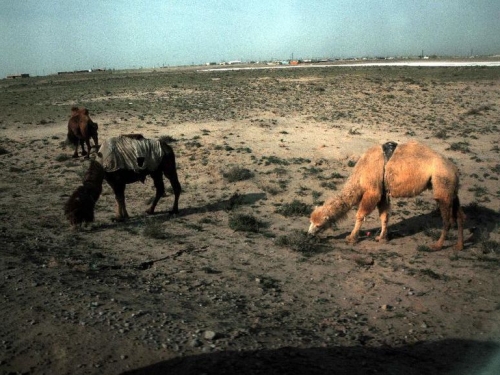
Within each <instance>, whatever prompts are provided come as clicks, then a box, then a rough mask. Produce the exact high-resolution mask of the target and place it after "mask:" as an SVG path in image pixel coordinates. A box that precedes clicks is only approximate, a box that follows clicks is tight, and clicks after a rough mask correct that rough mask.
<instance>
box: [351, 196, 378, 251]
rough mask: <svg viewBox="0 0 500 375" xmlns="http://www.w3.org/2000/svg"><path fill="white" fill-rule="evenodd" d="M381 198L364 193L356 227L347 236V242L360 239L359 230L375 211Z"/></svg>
mask: <svg viewBox="0 0 500 375" xmlns="http://www.w3.org/2000/svg"><path fill="white" fill-rule="evenodd" d="M379 200H380V196H378V195H368V194H366V193H365V194H364V195H363V198H361V202H360V203H359V208H358V212H357V213H356V222H355V224H354V229H353V230H352V232H351V234H350V235H349V236H347V238H346V241H347V243H356V241H357V240H358V234H359V230H360V229H361V225H362V224H363V221H364V220H365V217H366V216H368V215H370V214H371V213H372V212H373V210H374V209H375V207H376V206H377V203H378V202H379Z"/></svg>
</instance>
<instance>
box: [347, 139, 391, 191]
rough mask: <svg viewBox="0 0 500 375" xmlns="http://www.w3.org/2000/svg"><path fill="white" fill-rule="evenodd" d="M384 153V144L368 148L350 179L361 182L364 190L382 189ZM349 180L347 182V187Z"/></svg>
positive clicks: (360, 185)
mask: <svg viewBox="0 0 500 375" xmlns="http://www.w3.org/2000/svg"><path fill="white" fill-rule="evenodd" d="M383 166H384V153H383V151H382V146H380V145H377V146H374V147H372V148H370V149H368V150H367V151H366V152H365V153H364V154H363V155H362V156H361V158H360V159H359V160H358V162H357V163H356V166H355V167H354V170H353V173H352V175H351V177H350V178H349V180H351V181H352V182H356V183H358V184H359V187H360V188H361V189H363V190H367V189H369V190H372V191H373V190H380V191H381V190H382V182H383V181H382V178H383V171H384V169H383ZM348 184H349V181H348V182H346V187H347V186H348Z"/></svg>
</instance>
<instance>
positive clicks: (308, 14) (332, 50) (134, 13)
mask: <svg viewBox="0 0 500 375" xmlns="http://www.w3.org/2000/svg"><path fill="white" fill-rule="evenodd" d="M471 49H473V51H474V53H475V54H498V53H500V0H307V1H305V0H199V1H195V0H171V1H168V0H142V1H141V0H85V1H71V0H0V56H1V57H0V78H3V77H5V76H6V75H7V74H14V73H30V74H32V75H42V74H51V73H55V72H57V71H62V70H75V69H89V68H101V67H103V68H115V69H120V68H130V67H152V66H161V65H186V64H192V63H195V64H199V63H204V62H209V61H214V62H219V61H223V60H226V61H228V60H267V59H271V58H278V59H287V58H290V57H291V56H292V53H293V56H294V58H321V57H355V56H388V55H418V54H420V53H421V51H422V50H424V53H426V54H461V55H467V54H469V53H470V52H471Z"/></svg>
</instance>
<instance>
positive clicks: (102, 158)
mask: <svg viewBox="0 0 500 375" xmlns="http://www.w3.org/2000/svg"><path fill="white" fill-rule="evenodd" d="M98 160H99V162H95V163H91V165H90V168H89V172H88V173H87V175H88V176H93V175H96V176H99V172H98V171H99V170H102V173H103V176H104V179H105V180H106V181H107V182H108V184H109V186H111V188H112V189H113V192H114V194H115V199H116V219H117V220H124V219H127V218H128V217H129V215H128V212H127V209H126V205H125V187H126V185H127V184H131V183H134V182H137V181H141V182H144V181H145V180H146V177H147V176H150V177H151V178H152V179H153V182H154V186H155V188H156V194H155V197H154V199H153V202H152V204H151V206H150V207H149V208H148V209H147V210H146V213H147V214H150V215H151V214H153V213H154V212H155V208H156V205H157V204H158V201H159V200H160V198H161V197H163V196H164V195H165V185H164V183H163V175H164V176H165V177H166V178H168V180H169V181H170V184H171V186H172V189H173V191H174V204H173V207H172V210H171V211H169V212H170V213H173V214H175V213H178V212H179V197H180V194H181V190H182V189H181V185H180V183H179V179H178V177H177V168H176V164H175V154H174V151H173V149H172V147H171V146H170V145H168V144H167V142H166V140H165V139H161V138H160V139H159V140H152V139H147V138H144V137H143V136H142V135H140V134H128V135H122V136H119V137H114V138H110V139H108V140H106V141H105V142H104V143H103V144H102V145H101V147H100V149H99V152H98ZM90 170H95V172H94V173H90ZM99 181H100V184H101V185H102V179H99V178H97V179H96V181H87V185H93V186H97V185H99ZM75 193H76V192H75ZM75 193H74V194H73V195H72V196H71V197H70V198H69V200H68V202H67V203H66V206H65V212H66V217H67V218H68V220H69V221H70V223H71V224H72V225H78V224H81V223H83V222H89V221H92V220H93V215H88V214H87V215H86V216H83V215H82V214H81V212H83V211H84V210H82V209H81V205H82V204H84V202H85V201H88V196H87V195H85V193H82V194H83V195H82V194H80V195H78V196H77V197H75ZM97 198H98V197H97ZM95 200H96V201H97V199H95ZM87 218H91V219H92V220H88V219H87Z"/></svg>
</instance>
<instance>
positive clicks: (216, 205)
mask: <svg viewBox="0 0 500 375" xmlns="http://www.w3.org/2000/svg"><path fill="white" fill-rule="evenodd" d="M261 199H266V194H265V193H247V194H239V193H234V194H233V195H232V196H231V197H229V198H228V199H224V200H221V201H217V202H213V203H208V204H206V205H203V206H199V207H186V208H185V209H183V210H181V212H180V215H181V216H186V215H192V214H199V213H205V212H217V211H231V210H232V209H233V208H235V207H237V206H245V205H252V204H255V203H256V202H258V201H259V200H261Z"/></svg>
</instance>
